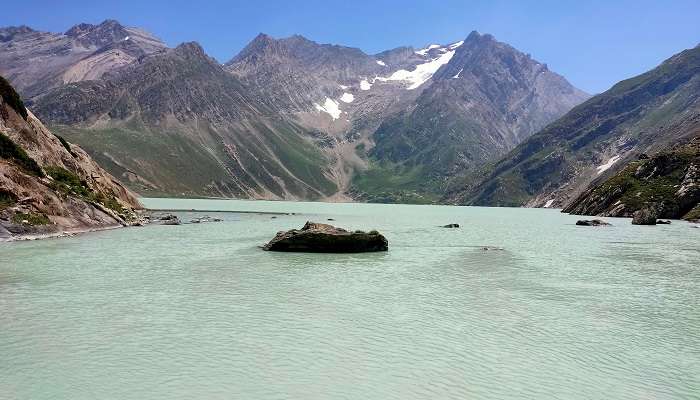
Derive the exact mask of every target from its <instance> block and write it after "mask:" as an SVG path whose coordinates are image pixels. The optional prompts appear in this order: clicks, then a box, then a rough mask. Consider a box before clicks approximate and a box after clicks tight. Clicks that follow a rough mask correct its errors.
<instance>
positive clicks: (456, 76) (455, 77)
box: [452, 68, 464, 79]
mask: <svg viewBox="0 0 700 400" xmlns="http://www.w3.org/2000/svg"><path fill="white" fill-rule="evenodd" d="M462 71H464V68H462V69H460V70H459V72H457V75H455V76H453V77H452V79H457V78H459V74H461V73H462Z"/></svg>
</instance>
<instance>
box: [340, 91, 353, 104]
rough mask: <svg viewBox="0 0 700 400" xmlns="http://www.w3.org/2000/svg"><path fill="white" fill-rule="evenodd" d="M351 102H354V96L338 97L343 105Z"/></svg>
mask: <svg viewBox="0 0 700 400" xmlns="http://www.w3.org/2000/svg"><path fill="white" fill-rule="evenodd" d="M353 100H355V96H353V95H352V93H343V95H342V96H340V101H342V102H345V103H352V102H353Z"/></svg>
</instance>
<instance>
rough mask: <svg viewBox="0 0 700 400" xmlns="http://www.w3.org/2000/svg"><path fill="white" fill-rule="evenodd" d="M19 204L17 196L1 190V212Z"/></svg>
mask: <svg viewBox="0 0 700 400" xmlns="http://www.w3.org/2000/svg"><path fill="white" fill-rule="evenodd" d="M15 203H17V196H15V194H14V193H12V192H9V191H7V190H2V189H0V211H2V210H4V209H6V208H8V207H12V206H13V205H15Z"/></svg>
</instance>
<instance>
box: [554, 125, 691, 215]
mask: <svg viewBox="0 0 700 400" xmlns="http://www.w3.org/2000/svg"><path fill="white" fill-rule="evenodd" d="M698 133H699V134H700V132H698ZM699 203H700V136H699V137H697V138H696V139H695V140H693V141H692V142H691V143H689V144H687V145H685V146H680V147H677V148H675V149H672V150H669V151H663V152H660V153H658V154H655V155H654V156H652V157H647V156H642V157H641V158H640V159H639V160H636V161H633V162H630V163H629V164H628V165H627V166H625V168H624V169H622V170H621V171H620V172H618V173H617V174H615V175H614V176H613V177H611V178H610V179H607V180H605V181H603V182H600V183H594V184H593V185H591V187H589V188H588V189H587V190H586V191H585V192H584V193H583V194H581V195H580V196H579V197H578V198H576V199H575V200H574V201H573V202H571V204H569V205H568V206H567V207H566V208H565V209H564V210H563V212H568V213H571V214H579V215H600V216H607V217H631V216H632V214H634V212H635V211H638V210H644V209H651V210H653V211H654V212H656V214H657V216H658V218H684V219H698V218H700V205H699Z"/></svg>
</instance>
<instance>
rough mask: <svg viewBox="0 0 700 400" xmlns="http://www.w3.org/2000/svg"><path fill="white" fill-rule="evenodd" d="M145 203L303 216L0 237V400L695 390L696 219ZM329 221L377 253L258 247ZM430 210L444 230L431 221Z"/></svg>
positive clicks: (686, 394)
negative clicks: (377, 246)
mask: <svg viewBox="0 0 700 400" xmlns="http://www.w3.org/2000/svg"><path fill="white" fill-rule="evenodd" d="M144 203H145V204H146V205H147V206H149V207H152V208H176V209H191V208H196V209H207V210H240V211H268V212H284V213H300V214H299V215H279V216H277V217H276V218H271V216H270V215H269V214H256V213H248V214H242V213H220V214H219V213H217V214H213V213H209V214H210V215H212V216H214V215H216V216H218V217H221V218H223V219H224V221H223V222H219V223H208V224H189V225H181V226H148V227H143V228H130V229H119V230H113V231H105V232H99V233H92V234H85V235H79V236H76V237H72V238H63V239H52V240H43V241H33V242H18V243H5V244H0V398H2V399H290V398H294V399H445V398H454V399H467V398H468V399H535V398H536V399H697V398H700V250H699V247H700V246H698V243H700V229H693V228H691V226H690V224H687V223H683V222H680V221H679V222H675V223H674V224H672V225H668V226H656V227H641V226H633V225H631V224H630V222H629V220H626V219H614V218H609V219H608V220H609V221H610V222H612V223H613V224H614V226H613V227H607V228H593V227H577V226H575V225H574V222H575V221H576V219H578V217H575V216H568V215H562V214H560V213H559V212H558V211H556V210H542V209H498V208H475V207H442V206H409V205H375V204H322V203H288V202H252V201H214V200H166V199H146V200H145V201H144ZM180 215H181V217H182V218H183V220H189V219H191V218H193V217H194V216H197V215H202V214H200V213H180ZM327 218H333V219H335V222H333V223H334V224H336V225H338V226H342V227H346V228H349V229H365V230H368V229H373V228H374V229H378V230H379V231H381V232H382V233H384V234H385V236H386V237H387V238H388V240H389V246H390V250H389V252H387V253H373V254H352V255H342V254H341V255H338V254H302V253H294V254H291V253H288V254H284V253H270V252H263V251H261V250H260V249H259V248H258V247H257V246H259V245H261V244H263V243H264V242H266V241H267V240H268V239H270V238H271V237H272V236H274V234H275V233H276V232H277V231H279V230H283V229H289V228H294V227H297V228H298V227H301V226H302V225H303V223H304V222H305V221H306V220H314V221H320V222H324V221H325V220H326V219H327ZM447 223H459V224H460V225H462V228H460V229H442V228H438V227H437V226H438V225H443V224H447ZM483 246H496V247H502V248H503V249H504V250H502V251H498V250H489V251H485V250H483V249H482V247H483Z"/></svg>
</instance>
